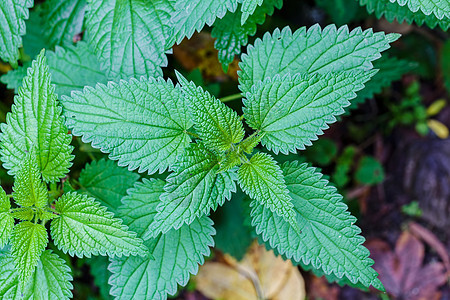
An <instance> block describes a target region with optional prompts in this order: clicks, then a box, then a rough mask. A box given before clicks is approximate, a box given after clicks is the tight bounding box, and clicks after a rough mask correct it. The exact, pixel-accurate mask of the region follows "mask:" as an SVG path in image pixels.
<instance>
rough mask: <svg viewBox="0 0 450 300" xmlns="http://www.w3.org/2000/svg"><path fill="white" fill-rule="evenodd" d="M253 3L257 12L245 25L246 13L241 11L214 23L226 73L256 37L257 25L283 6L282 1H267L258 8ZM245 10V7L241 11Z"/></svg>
mask: <svg viewBox="0 0 450 300" xmlns="http://www.w3.org/2000/svg"><path fill="white" fill-rule="evenodd" d="M246 1H247V0H246ZM258 1H259V0H258ZM247 2H252V1H247ZM252 3H255V9H256V10H255V11H254V12H252V13H251V15H250V17H249V18H248V19H247V17H246V19H247V20H246V21H245V23H242V24H241V20H242V19H243V18H244V13H242V12H241V11H240V10H237V11H236V12H234V13H232V12H228V13H227V14H226V15H225V16H224V17H223V18H222V19H217V20H216V21H215V22H214V25H213V29H212V32H211V35H212V37H214V38H217V40H216V41H215V43H214V47H215V48H216V49H217V50H218V51H219V61H220V62H221V63H222V67H223V69H224V70H225V71H227V70H228V65H229V64H230V63H231V62H232V61H233V59H234V56H235V55H237V54H240V53H241V47H242V46H245V45H247V43H248V37H249V36H253V35H255V33H256V25H257V24H262V23H264V21H265V20H266V15H269V16H270V15H272V14H273V12H274V8H275V7H276V8H278V9H280V8H281V6H282V5H283V1H282V0H266V1H264V3H263V4H262V6H258V7H256V2H255V1H253V2H252ZM261 3H262V1H261ZM243 8H244V6H242V7H241V10H242V9H243Z"/></svg>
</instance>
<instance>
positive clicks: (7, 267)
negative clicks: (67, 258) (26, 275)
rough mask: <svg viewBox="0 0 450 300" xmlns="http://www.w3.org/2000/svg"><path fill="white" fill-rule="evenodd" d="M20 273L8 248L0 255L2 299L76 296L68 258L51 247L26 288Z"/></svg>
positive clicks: (50, 298)
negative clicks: (21, 280)
mask: <svg viewBox="0 0 450 300" xmlns="http://www.w3.org/2000/svg"><path fill="white" fill-rule="evenodd" d="M18 277H19V273H18V272H17V271H15V269H14V258H13V256H12V255H11V253H10V252H9V251H8V252H6V253H4V254H2V255H1V256H0V297H1V298H2V299H24V300H32V299H49V300H60V299H69V298H71V297H72V292H71V291H70V290H71V289H72V284H71V283H70V281H72V276H71V275H70V268H69V267H68V266H67V265H66V264H65V262H64V260H63V259H61V258H59V257H58V256H57V255H56V254H54V253H52V252H51V250H46V251H44V252H43V253H42V255H41V258H40V260H39V261H38V263H37V267H36V271H35V272H34V274H33V276H32V277H31V278H30V279H29V280H28V281H27V284H26V285H25V286H24V288H23V289H22V290H20V289H19V288H18V286H19V279H18Z"/></svg>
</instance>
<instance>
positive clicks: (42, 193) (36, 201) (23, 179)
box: [13, 152, 48, 207]
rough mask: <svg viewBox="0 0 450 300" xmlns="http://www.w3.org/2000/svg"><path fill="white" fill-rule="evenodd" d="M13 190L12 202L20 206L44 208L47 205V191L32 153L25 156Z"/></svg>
mask: <svg viewBox="0 0 450 300" xmlns="http://www.w3.org/2000/svg"><path fill="white" fill-rule="evenodd" d="M13 190H14V193H13V197H14V201H15V202H16V203H17V204H19V205H20V206H36V207H44V206H45V205H47V202H48V191H47V187H46V186H45V185H44V183H43V182H42V179H41V174H40V173H39V168H38V165H37V161H36V155H35V154H34V152H31V153H29V154H27V156H25V160H24V161H23V164H22V166H21V168H20V170H19V172H17V176H16V177H15V180H14V186H13Z"/></svg>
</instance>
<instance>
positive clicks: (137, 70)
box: [86, 0, 173, 79]
mask: <svg viewBox="0 0 450 300" xmlns="http://www.w3.org/2000/svg"><path fill="white" fill-rule="evenodd" d="M172 10H173V7H172V4H171V1H169V0H165V1H156V2H153V4H152V5H149V4H148V1H144V0H130V1H121V0H92V1H91V2H90V3H89V4H88V13H87V16H86V28H87V34H88V38H89V44H90V45H91V46H92V47H93V50H94V52H95V53H96V54H97V57H98V59H99V60H100V63H101V66H102V68H103V69H106V70H107V72H108V77H109V78H111V79H116V78H122V79H129V78H131V77H135V78H140V77H141V76H145V77H149V76H150V77H153V76H154V77H158V76H162V70H161V66H165V65H167V57H166V55H165V51H166V41H165V37H164V30H165V29H164V28H166V27H164V25H165V24H167V21H168V14H170V13H171V12H172ZM160 18H162V19H160Z"/></svg>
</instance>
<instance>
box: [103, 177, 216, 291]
mask: <svg viewBox="0 0 450 300" xmlns="http://www.w3.org/2000/svg"><path fill="white" fill-rule="evenodd" d="M163 187H164V182H163V181H161V180H155V179H152V180H147V179H144V180H143V182H142V183H141V182H138V183H136V185H135V187H134V189H132V190H130V191H129V196H127V197H125V198H124V199H123V200H122V202H123V206H121V207H120V208H119V215H120V217H121V218H123V220H124V223H125V224H127V225H129V226H130V229H132V230H134V231H136V232H137V233H138V235H139V236H141V235H142V234H143V233H144V232H145V231H146V230H147V228H148V227H149V225H150V223H151V222H152V221H153V218H154V216H155V214H156V213H157V211H156V206H157V205H158V203H159V202H160V200H159V196H160V195H161V194H162V193H163V192H164V189H163ZM214 233H215V231H214V228H213V227H212V221H211V220H210V219H209V218H208V217H201V218H199V219H196V220H195V221H193V222H192V223H191V224H190V225H183V226H182V227H181V228H180V229H179V230H176V231H175V230H174V229H172V230H170V231H168V232H167V233H166V234H163V235H159V236H158V237H157V238H154V239H150V240H148V241H146V242H145V244H146V245H147V246H148V247H149V249H151V253H152V254H153V255H154V256H155V260H149V259H147V258H141V257H137V256H133V257H131V256H130V257H122V258H114V259H113V260H112V263H111V264H110V266H109V270H110V271H111V272H112V273H113V275H112V276H111V278H110V280H109V282H110V284H112V288H111V294H112V295H114V296H115V297H116V299H167V294H170V295H173V294H175V292H176V291H177V284H179V285H181V286H184V285H186V284H187V282H188V280H189V275H190V274H196V273H197V271H198V264H203V262H204V256H208V255H209V253H210V250H209V247H210V246H213V244H214V241H213V239H212V235H214Z"/></svg>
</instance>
